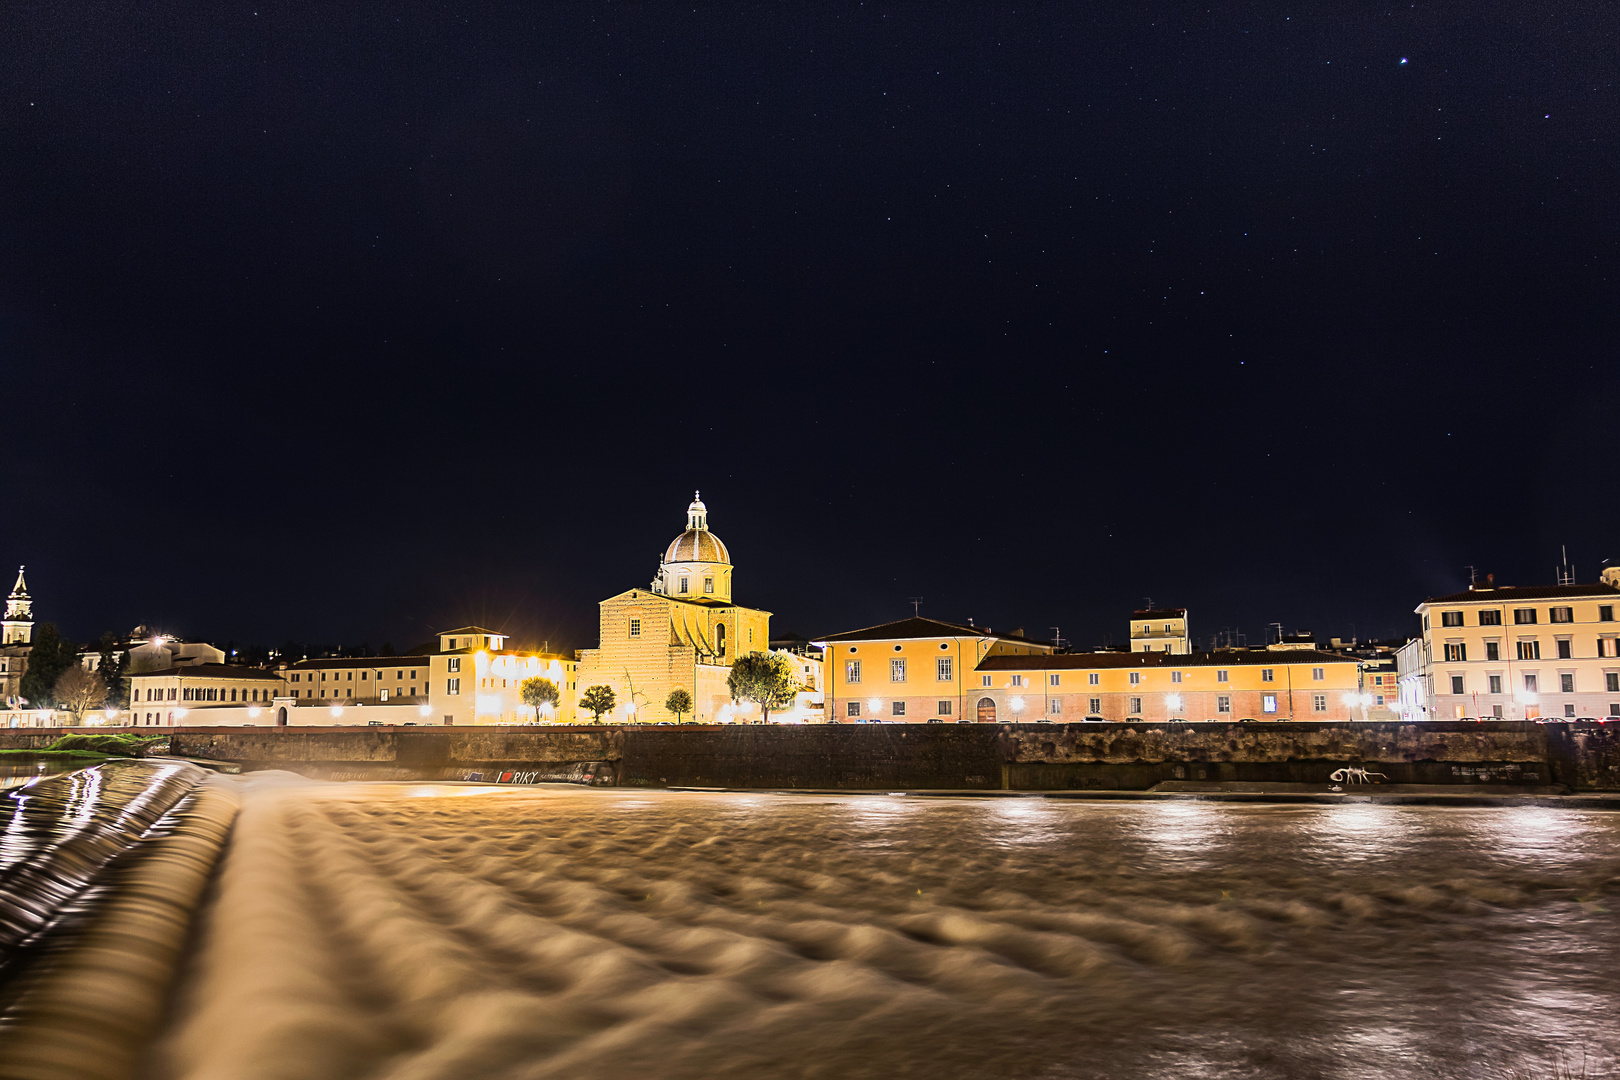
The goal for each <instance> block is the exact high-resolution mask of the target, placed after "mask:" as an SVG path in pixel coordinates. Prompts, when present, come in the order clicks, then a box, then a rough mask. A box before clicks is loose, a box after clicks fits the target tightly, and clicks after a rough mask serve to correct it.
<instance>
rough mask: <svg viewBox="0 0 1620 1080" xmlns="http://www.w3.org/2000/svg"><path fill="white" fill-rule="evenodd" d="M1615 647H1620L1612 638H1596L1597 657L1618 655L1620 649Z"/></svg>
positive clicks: (1619, 643) (1619, 642)
mask: <svg viewBox="0 0 1620 1080" xmlns="http://www.w3.org/2000/svg"><path fill="white" fill-rule="evenodd" d="M1617 646H1620V640H1616V639H1615V638H1612V637H1600V638H1598V655H1599V656H1615V655H1617V654H1620V648H1617Z"/></svg>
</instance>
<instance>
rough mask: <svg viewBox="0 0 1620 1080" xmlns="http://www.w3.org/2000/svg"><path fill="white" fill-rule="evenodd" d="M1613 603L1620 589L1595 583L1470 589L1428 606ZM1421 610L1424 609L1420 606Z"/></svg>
mask: <svg viewBox="0 0 1620 1080" xmlns="http://www.w3.org/2000/svg"><path fill="white" fill-rule="evenodd" d="M1583 597H1584V598H1587V599H1593V600H1597V599H1603V600H1612V599H1615V598H1616V597H1620V589H1616V588H1615V587H1614V586H1612V585H1606V584H1604V583H1603V582H1601V581H1594V582H1592V583H1590V584H1587V585H1531V586H1529V587H1527V588H1523V589H1519V588H1515V587H1514V586H1512V585H1498V586H1497V587H1496V588H1494V589H1483V588H1481V589H1469V590H1468V591H1467V592H1460V593H1452V594H1451V595H1450V596H1431V597H1429V599H1427V600H1425V601H1423V603H1425V604H1513V603H1517V602H1519V601H1521V600H1577V599H1581V598H1583ZM1420 606H1421V605H1420Z"/></svg>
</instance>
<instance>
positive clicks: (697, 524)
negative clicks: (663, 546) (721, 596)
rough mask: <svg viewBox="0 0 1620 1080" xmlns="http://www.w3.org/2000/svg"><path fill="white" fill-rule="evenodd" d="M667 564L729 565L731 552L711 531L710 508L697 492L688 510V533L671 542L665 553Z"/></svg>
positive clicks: (694, 493)
mask: <svg viewBox="0 0 1620 1080" xmlns="http://www.w3.org/2000/svg"><path fill="white" fill-rule="evenodd" d="M664 561H665V562H666V563H686V562H712V563H729V562H730V561H731V552H729V551H727V550H726V545H725V544H723V543H721V542H720V538H719V537H718V536H716V535H714V533H712V532H710V531H709V508H708V507H707V506H704V505H703V500H702V499H700V498H698V495H697V493H696V492H693V493H692V505H690V506H688V507H687V508H686V531H685V532H683V533H681V535H679V536H677V537H676V538H675V539H674V540H672V541H670V544H669V548H668V550H666V551H665V552H664Z"/></svg>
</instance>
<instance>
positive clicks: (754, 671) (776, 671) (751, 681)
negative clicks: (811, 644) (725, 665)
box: [726, 652, 799, 721]
mask: <svg viewBox="0 0 1620 1080" xmlns="http://www.w3.org/2000/svg"><path fill="white" fill-rule="evenodd" d="M726 689H728V690H730V691H731V700H732V701H737V700H739V699H743V698H746V699H747V700H749V701H752V702H756V703H757V704H758V705H759V708H760V712H761V714H762V718H763V719H765V720H767V721H768V720H770V718H771V710H772V709H779V708H781V707H782V706H784V705H788V704H790V703H792V701H793V695H795V694H797V693H798V692H799V679H798V674H797V672H795V671H794V668H793V661H791V660H789V659H788V658H787V657H785V656H783V655H782V654H780V653H765V652H751V653H744V654H743V655H741V656H739V657H737V659H736V660H735V661H734V662H733V663H732V665H731V674H729V675H727V676H726Z"/></svg>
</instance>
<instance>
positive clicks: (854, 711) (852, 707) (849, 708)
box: [844, 701, 861, 716]
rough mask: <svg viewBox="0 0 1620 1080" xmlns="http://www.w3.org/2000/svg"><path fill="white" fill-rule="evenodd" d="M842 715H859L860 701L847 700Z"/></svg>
mask: <svg viewBox="0 0 1620 1080" xmlns="http://www.w3.org/2000/svg"><path fill="white" fill-rule="evenodd" d="M844 715H845V716H859V715H861V703H860V702H858V701H851V702H849V703H848V704H847V705H845V706H844Z"/></svg>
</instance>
